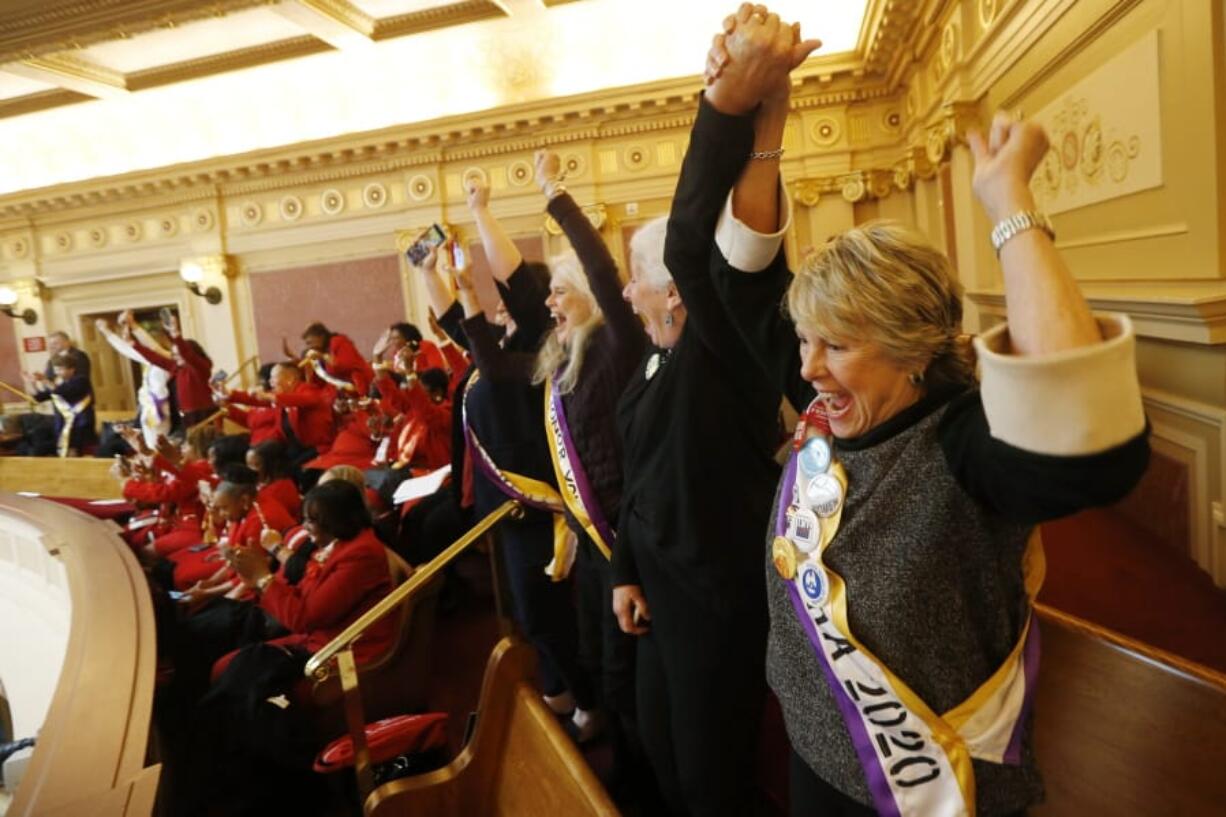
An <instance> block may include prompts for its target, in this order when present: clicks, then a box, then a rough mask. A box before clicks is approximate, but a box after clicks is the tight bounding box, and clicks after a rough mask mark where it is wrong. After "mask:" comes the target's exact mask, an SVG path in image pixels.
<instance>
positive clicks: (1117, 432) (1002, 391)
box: [975, 314, 1145, 456]
mask: <svg viewBox="0 0 1226 817" xmlns="http://www.w3.org/2000/svg"><path fill="white" fill-rule="evenodd" d="M1095 318H1096V320H1097V321H1098V326H1099V328H1100V329H1101V330H1102V334H1103V341H1102V343H1096V344H1094V345H1093V346H1082V347H1078V348H1076V349H1067V350H1065V351H1063V352H1056V353H1054V354H1050V355H1037V356H1035V355H1029V356H1022V355H1014V354H1009V353H1008V349H1009V334H1008V332H1009V328H1008V325H1007V324H1001V325H1000V326H996V327H993V328H992V329H991V330H989V331H988V332H985V333H984V334H983V335H981V336H980V337H978V338H976V339H975V349H976V351H978V353H979V363H980V366H981V376H982V382H981V386H980V394H981V395H982V398H983V410H984V413H985V414H986V415H987V418H988V428H989V429H990V430H991V433H992V436H993V437H995V438H996V439H998V440H1000V441H1002V442H1004V443H1008V444H1009V445H1011V446H1014V447H1015V448H1020V449H1022V450H1024V451H1032V452H1035V453H1038V454H1052V455H1056V456H1077V455H1082V454H1096V453H1098V452H1100V451H1105V450H1107V449H1109V448H1113V447H1115V446H1117V445H1121V444H1123V443H1125V442H1127V441H1128V440H1130V439H1132V438H1133V437H1135V436H1136V435H1137V434H1140V433H1141V432H1142V431H1143V430H1144V429H1145V413H1144V410H1143V408H1142V405H1141V385H1140V383H1139V382H1138V381H1137V366H1136V336H1135V334H1134V333H1133V329H1132V321H1131V320H1130V319H1129V318H1128V316H1126V315H1116V314H1109V315H1108V314H1104V315H1096V316H1095Z"/></svg>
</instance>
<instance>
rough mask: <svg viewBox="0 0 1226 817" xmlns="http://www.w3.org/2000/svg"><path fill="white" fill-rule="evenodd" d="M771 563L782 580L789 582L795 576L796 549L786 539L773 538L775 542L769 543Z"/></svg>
mask: <svg viewBox="0 0 1226 817" xmlns="http://www.w3.org/2000/svg"><path fill="white" fill-rule="evenodd" d="M771 561H772V562H774V564H775V570H776V571H778V573H779V576H780V577H781V578H783V579H784V580H786V581H789V582H790V581H791V580H792V579H793V578H794V577H795V576H796V548H795V547H794V546H793V545H792V543H791V542H789V541H788V540H787V537H784V536H776V537H775V541H774V542H772V543H771Z"/></svg>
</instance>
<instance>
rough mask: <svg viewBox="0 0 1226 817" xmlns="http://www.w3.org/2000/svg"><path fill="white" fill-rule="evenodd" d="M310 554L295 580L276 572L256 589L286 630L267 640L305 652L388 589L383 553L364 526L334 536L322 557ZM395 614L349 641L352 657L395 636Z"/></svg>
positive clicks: (369, 655) (372, 655)
mask: <svg viewBox="0 0 1226 817" xmlns="http://www.w3.org/2000/svg"><path fill="white" fill-rule="evenodd" d="M318 554H319V551H316V552H315V553H314V554H312V555H311V560H310V562H309V563H308V565H307V570H306V575H304V576H303V577H302V581H300V582H298V584H297V585H290V584H287V583H286V582H285V581H284V579H282V578H281V576H280V574H277V576H276V577H275V578H274V579H273V581H272V583H271V584H269V585H268V588H267V589H266V590H265V591H264V592H263V593H262V594H260V606H261V607H262V608H264V610H266V611H267V612H268V613H269V614H270V615H271V616H272V617H273V618H275V619H276V620H277V621H279V622H281V624H283V625H285V627H286V628H287V629H288V630H290V631H291V634H290V635H288V636H285V637H283V638H278V639H276V640H274V641H272V642H270V643H272V644H284V645H286V646H293V647H300V648H302V649H305V650H309V651H310V652H315V651H316V650H318V649H320V648H321V647H323V646H324V645H325V644H327V643H328V642H329V641H331V640H332V639H333V638H334V637H335V636H337V635H339V634H340V632H341V631H342V630H344V629H345V627H347V626H349V625H350V624H352V623H353V621H354V620H355V619H357V617H358V616H360V615H361V614H362V613H364V612H366V611H367V610H369V609H370V608H371V607H372V606H374V604H375V603H376V602H378V601H379V600H380V599H382V598H383V597H384V596H386V595H387V594H388V593H389V592H391V589H392V579H391V574H390V573H389V572H388V567H387V554H386V553H385V551H384V549H383V545H382V544H381V543H380V542H379V540H378V539H377V538H375V534H374V531H373V530H371V529H370V528H367V529H366V530H364V531H362V532H361V533H360V534H358V535H357V536H356V537H354V538H353V539H350V540H349V541H347V542H336V543H335V544H334V545H333V546H332V550H331V552H330V554H329V555H328V558H327V559H326V560H324V561H323V562H320V561H319V560H318V559H316V558H315V557H316V555H318ZM395 622H396V616H395V615H387V616H384V617H383V618H382V619H381V620H380V621H379V622H378V623H376V624H375V625H374V626H372V627H371V628H370V629H369V630H367V631H366V635H365V636H363V637H362V638H361V639H360V640H359V641H358V642H357V643H356V644H354V647H353V652H354V657H355V658H356V659H357V660H358V662H359V663H367V662H369V661H372V660H374V659H376V658H378V657H380V656H381V655H383V654H384V653H385V652H386V651H387V649H388V648H389V647H391V645H392V639H393V637H394V636H395V626H396V624H395Z"/></svg>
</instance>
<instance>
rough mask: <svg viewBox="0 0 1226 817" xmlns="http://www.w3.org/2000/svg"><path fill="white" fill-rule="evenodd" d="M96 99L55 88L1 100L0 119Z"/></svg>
mask: <svg viewBox="0 0 1226 817" xmlns="http://www.w3.org/2000/svg"><path fill="white" fill-rule="evenodd" d="M90 99H94V97H92V96H90V95H89V94H79V93H77V92H76V91H65V90H64V89H63V88H55V89H53V90H50V91H39V92H38V93H35V94H26V95H25V96H19V97H14V98H13V99H0V118H2V117H6V116H21V115H22V114H27V113H34V112H35V111H45V110H47V109H48V108H58V107H60V106H61V105H71V104H73V103H75V102H85V101H86V100H90Z"/></svg>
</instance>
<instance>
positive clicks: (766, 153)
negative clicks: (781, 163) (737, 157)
mask: <svg viewBox="0 0 1226 817" xmlns="http://www.w3.org/2000/svg"><path fill="white" fill-rule="evenodd" d="M782 156H783V148H781V147H778V148H775V149H774V150H755V151H753V152H752V153H750V154H749V158H750V159H778V158H780V157H782Z"/></svg>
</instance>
